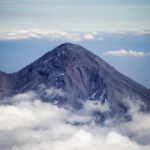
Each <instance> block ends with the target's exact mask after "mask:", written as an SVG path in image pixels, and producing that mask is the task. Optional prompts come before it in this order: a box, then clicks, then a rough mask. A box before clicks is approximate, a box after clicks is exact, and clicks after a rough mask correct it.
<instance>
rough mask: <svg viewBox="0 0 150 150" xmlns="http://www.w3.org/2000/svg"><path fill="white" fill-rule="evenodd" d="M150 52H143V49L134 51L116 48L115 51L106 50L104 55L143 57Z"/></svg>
mask: <svg viewBox="0 0 150 150" xmlns="http://www.w3.org/2000/svg"><path fill="white" fill-rule="evenodd" d="M149 54H150V52H147V53H146V52H143V51H134V50H125V49H120V50H115V51H106V52H104V55H110V56H134V57H143V56H148V55H149Z"/></svg>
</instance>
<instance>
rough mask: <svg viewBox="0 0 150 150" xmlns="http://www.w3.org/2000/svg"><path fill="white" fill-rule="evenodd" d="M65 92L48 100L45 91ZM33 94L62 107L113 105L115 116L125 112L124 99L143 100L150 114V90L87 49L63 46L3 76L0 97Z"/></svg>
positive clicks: (0, 77) (76, 46) (0, 79)
mask: <svg viewBox="0 0 150 150" xmlns="http://www.w3.org/2000/svg"><path fill="white" fill-rule="evenodd" d="M51 87H53V88H56V89H61V90H62V92H64V93H65V95H64V96H60V95H57V94H56V95H55V96H53V97H49V96H46V94H45V92H44V89H49V88H51ZM30 90H33V91H35V92H37V93H38V94H39V96H41V98H42V99H43V101H48V102H52V103H53V102H54V101H55V100H57V105H59V106H66V105H69V106H72V107H73V108H74V109H80V108H82V103H81V101H86V100H93V101H99V102H101V103H105V101H108V102H109V103H110V104H111V107H112V109H113V112H114V114H120V113H124V112H125V110H126V109H125V108H124V105H123V99H124V98H126V97H129V98H130V99H131V100H132V99H141V100H142V101H143V102H144V103H145V105H146V107H147V109H148V110H150V92H149V90H148V89H147V88H145V87H143V86H142V85H140V84H138V83H137V82H135V81H133V80H132V79H130V78H128V77H126V76H124V75H123V74H121V73H120V72H118V71H117V70H116V69H114V68H113V67H112V66H110V65H109V64H108V63H106V62H105V61H104V60H102V59H101V58H99V57H98V56H96V55H94V54H93V53H91V52H90V51H88V50H86V49H85V48H83V47H81V46H79V45H75V44H71V43H65V44H62V45H60V46H58V47H56V48H55V49H53V50H52V51H50V52H48V53H46V54H45V55H44V56H42V57H41V58H39V59H38V60H36V61H35V62H33V63H32V64H30V65H28V66H27V67H25V68H23V69H22V70H20V71H18V72H16V73H13V74H6V73H3V72H0V97H1V98H3V97H5V96H12V95H14V94H17V93H23V92H27V91H30Z"/></svg>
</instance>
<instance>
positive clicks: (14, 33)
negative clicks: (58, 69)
mask: <svg viewBox="0 0 150 150" xmlns="http://www.w3.org/2000/svg"><path fill="white" fill-rule="evenodd" d="M28 38H37V39H40V38H46V39H49V40H52V41H53V40H69V41H82V40H103V38H102V37H101V36H100V35H98V34H97V32H76V31H68V32H67V31H50V30H42V29H31V30H3V31H0V40H22V39H28Z"/></svg>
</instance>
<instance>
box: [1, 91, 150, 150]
mask: <svg viewBox="0 0 150 150" xmlns="http://www.w3.org/2000/svg"><path fill="white" fill-rule="evenodd" d="M10 100H11V104H1V105H0V149H3V150H41V149H44V150H49V149H50V150H75V149H78V150H97V148H99V149H101V150H110V149H111V150H129V149H130V150H141V149H142V150H149V149H150V142H149V141H150V140H149V139H150V133H149V131H150V119H149V118H150V114H144V113H140V112H139V104H132V103H129V105H130V111H129V113H130V114H131V115H132V118H133V121H131V122H127V123H124V124H118V125H117V126H114V125H113V123H112V122H113V121H112V120H109V121H107V122H106V124H105V125H104V126H99V125H96V124H94V123H92V120H93V119H92V118H91V117H89V116H86V115H82V114H81V113H75V112H72V111H69V110H65V109H63V108H59V107H57V106H56V105H52V104H50V103H43V102H41V100H40V99H38V96H37V95H36V94H35V93H33V92H28V93H24V94H18V95H16V96H14V97H12V98H10ZM134 106H136V107H134ZM91 109H98V108H97V107H94V104H91V103H87V104H86V107H85V110H86V111H88V110H91ZM102 109H103V111H105V110H107V109H108V108H107V107H106V106H105V107H104V108H102ZM73 121H82V122H86V121H90V122H91V124H89V125H86V124H85V125H79V126H75V125H72V123H71V122H73ZM143 122H146V124H144V123H143ZM144 140H145V141H144Z"/></svg>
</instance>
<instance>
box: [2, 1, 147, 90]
mask: <svg viewBox="0 0 150 150" xmlns="http://www.w3.org/2000/svg"><path fill="white" fill-rule="evenodd" d="M0 20H1V21H0V70H2V71H5V72H9V73H11V72H15V71H18V70H19V69H21V68H22V67H24V66H26V65H28V64H29V63H31V62H32V61H34V60H35V59H37V58H38V57H40V56H41V55H43V54H44V53H45V52H47V51H49V50H51V49H52V48H54V47H56V46H58V45H59V44H61V43H63V42H73V43H77V44H81V45H83V46H84V47H86V48H88V49H90V50H91V51H92V52H93V53H95V54H97V55H99V56H100V57H102V58H103V59H105V60H106V61H107V62H109V63H110V64H111V65H113V66H114V67H115V68H117V69H118V70H119V71H120V72H122V73H124V74H125V75H127V76H129V77H131V78H132V79H134V80H136V81H138V82H139V83H141V84H143V85H144V86H146V87H150V78H149V77H150V69H148V68H149V64H150V0H126V1H123V0H122V1H121V0H109V1H107V0H74V1H73V0H0Z"/></svg>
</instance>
